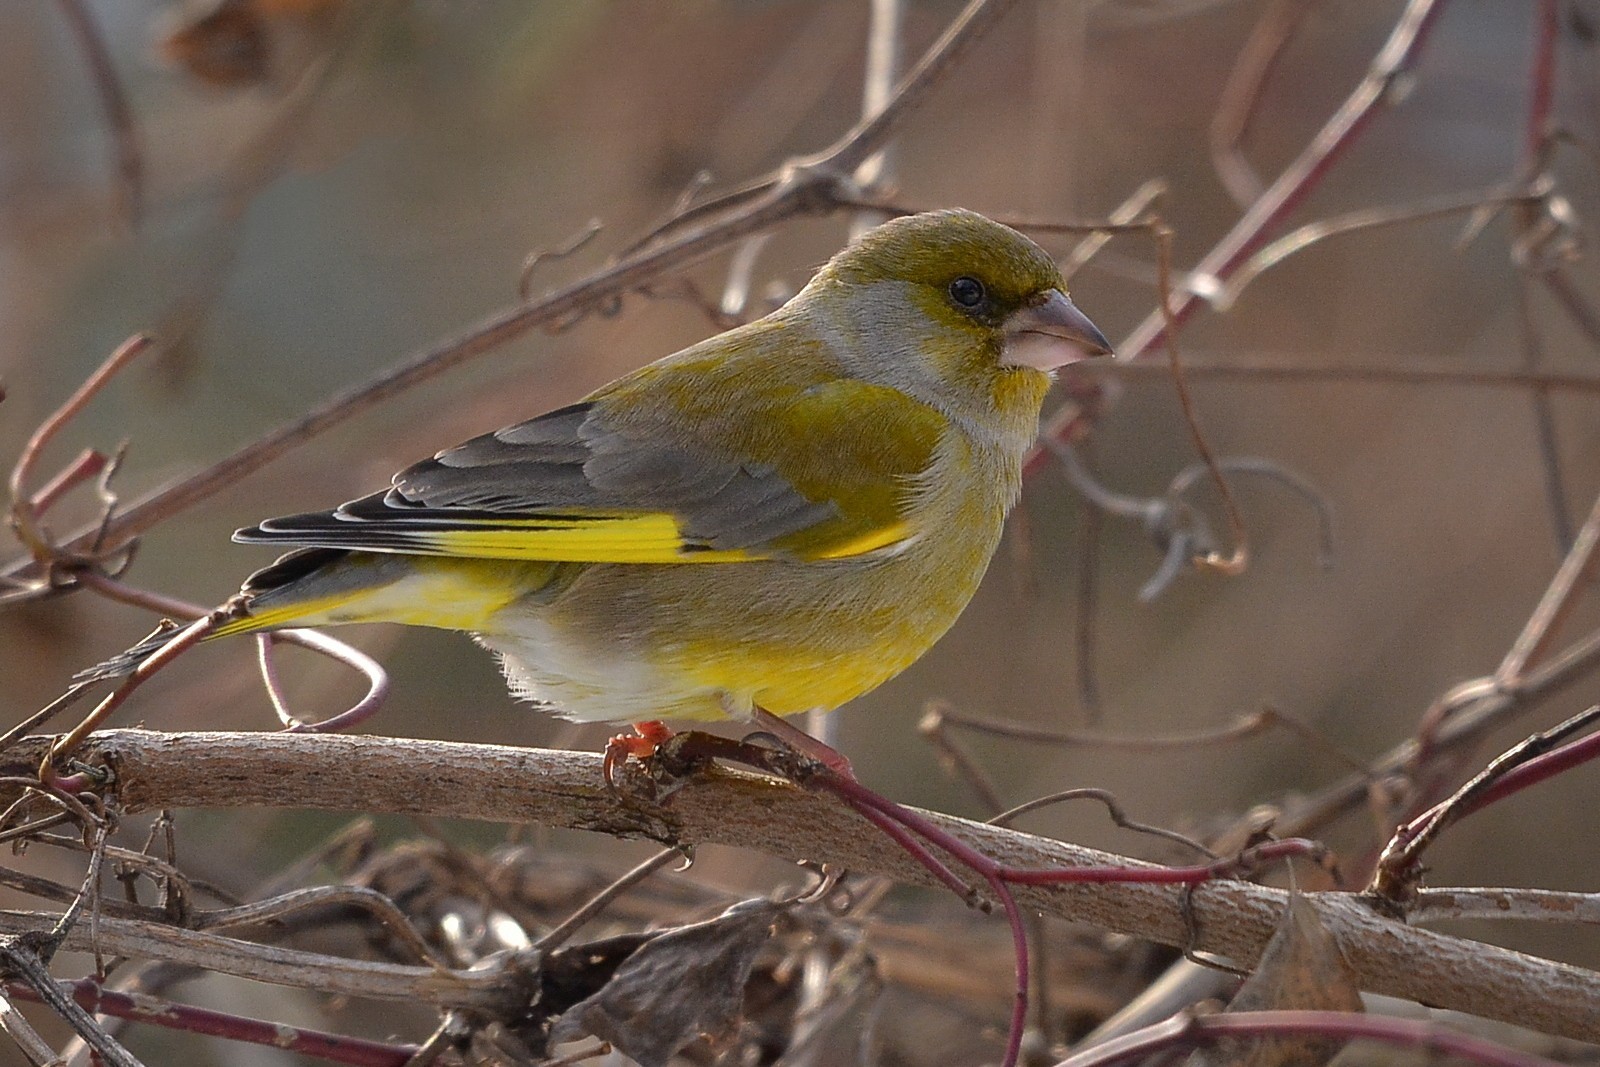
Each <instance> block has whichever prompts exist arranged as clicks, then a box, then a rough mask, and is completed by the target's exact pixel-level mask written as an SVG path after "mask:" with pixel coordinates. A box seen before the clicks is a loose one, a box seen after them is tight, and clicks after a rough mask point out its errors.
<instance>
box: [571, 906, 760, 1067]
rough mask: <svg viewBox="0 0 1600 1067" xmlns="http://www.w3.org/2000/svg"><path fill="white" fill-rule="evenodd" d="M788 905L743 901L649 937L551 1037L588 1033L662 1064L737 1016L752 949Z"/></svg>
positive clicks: (650, 1066)
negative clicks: (719, 911)
mask: <svg viewBox="0 0 1600 1067" xmlns="http://www.w3.org/2000/svg"><path fill="white" fill-rule="evenodd" d="M787 907H788V905H786V904H775V903H772V902H771V901H767V900H746V901H742V902H740V903H738V904H735V905H734V906H733V907H731V908H729V909H728V910H727V911H725V912H723V913H722V914H721V915H719V916H717V917H716V918H715V919H711V920H708V921H706V922H702V923H693V924H691V925H689V926H680V927H678V928H677V929H675V930H668V931H667V932H666V933H663V934H660V935H659V936H657V937H655V938H653V939H651V941H650V942H649V943H647V944H645V945H643V946H641V947H640V948H639V950H638V951H637V952H635V953H634V954H633V955H631V956H629V957H628V958H627V960H626V961H624V962H623V964H622V966H620V967H618V968H617V972H616V974H615V975H613V976H612V978H611V980H610V981H609V982H607V983H606V984H605V986H604V987H603V988H601V989H600V991H599V992H597V993H595V994H594V995H593V996H590V997H587V998H585V999H584V1000H582V1001H580V1002H579V1003H577V1004H575V1005H573V1006H572V1008H571V1009H570V1010H568V1011H567V1012H566V1013H565V1014H564V1015H562V1016H561V1019H560V1020H559V1021H558V1022H557V1023H556V1026H555V1029H554V1030H553V1031H552V1033H551V1039H552V1040H553V1041H568V1040H571V1039H572V1038H574V1037H577V1036H579V1035H580V1034H583V1033H589V1034H592V1035H594V1036H595V1037H598V1038H600V1039H601V1040H602V1041H609V1042H610V1043H611V1045H612V1047H614V1048H616V1049H617V1050H618V1051H620V1052H622V1053H623V1054H624V1055H627V1056H630V1057H632V1058H633V1059H634V1060H636V1061H637V1062H638V1063H639V1064H640V1065H641V1067H666V1063H667V1061H668V1060H670V1059H671V1058H672V1057H673V1056H674V1055H675V1054H676V1053H677V1052H678V1050H679V1049H682V1048H683V1047H684V1046H685V1045H687V1044H688V1043H689V1042H691V1041H693V1040H694V1039H695V1038H696V1037H698V1036H700V1035H701V1034H704V1033H711V1034H715V1033H720V1032H722V1031H724V1030H726V1029H728V1028H729V1027H730V1026H731V1025H732V1024H733V1023H734V1022H735V1020H737V1018H738V1017H739V1012H740V1007H741V1005H742V1004H743V1000H744V986H745V983H746V982H747V981H748V980H749V978H750V969H751V967H752V966H753V965H754V964H755V961H756V954H757V953H758V952H760V950H761V948H762V946H763V945H765V944H766V943H767V939H768V938H769V937H770V936H771V934H772V924H773V923H774V922H775V921H776V920H777V918H778V916H779V915H781V914H782V913H783V912H784V911H785V910H786V909H787Z"/></svg>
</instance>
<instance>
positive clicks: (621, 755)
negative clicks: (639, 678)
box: [600, 719, 673, 788]
mask: <svg viewBox="0 0 1600 1067" xmlns="http://www.w3.org/2000/svg"><path fill="white" fill-rule="evenodd" d="M672 736H673V732H672V730H671V729H670V728H669V727H668V726H667V724H666V723H664V722H661V721H660V720H659V719H650V720H648V721H646V722H636V723H634V724H633V733H631V734H617V735H616V736H614V737H612V738H611V739H610V740H609V741H607V742H606V755H605V760H604V762H602V763H601V765H600V771H601V773H602V774H604V775H605V779H606V785H608V786H612V787H613V788H614V787H615V786H616V784H617V768H618V767H620V766H621V765H622V764H624V763H626V762H628V760H630V759H637V760H646V759H649V758H650V757H651V756H653V755H655V753H656V749H658V748H660V747H661V746H662V745H663V744H664V743H666V741H667V740H668V739H670V738H671V737H672Z"/></svg>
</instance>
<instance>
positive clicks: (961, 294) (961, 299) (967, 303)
mask: <svg viewBox="0 0 1600 1067" xmlns="http://www.w3.org/2000/svg"><path fill="white" fill-rule="evenodd" d="M984 295H985V294H984V289H983V283H982V282H980V281H979V280H978V279H976V278H969V277H967V276H966V275H962V276H961V277H959V278H957V279H956V280H955V281H953V282H951V283H950V299H951V300H954V301H955V302H956V303H958V304H960V305H961V306H962V307H964V308H975V307H977V306H978V305H979V304H981V303H983V298H984Z"/></svg>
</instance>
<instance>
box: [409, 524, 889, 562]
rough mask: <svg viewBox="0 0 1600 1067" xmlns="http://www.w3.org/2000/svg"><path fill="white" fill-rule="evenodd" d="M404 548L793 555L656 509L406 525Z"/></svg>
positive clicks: (836, 549) (845, 551)
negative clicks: (728, 541)
mask: <svg viewBox="0 0 1600 1067" xmlns="http://www.w3.org/2000/svg"><path fill="white" fill-rule="evenodd" d="M908 534H909V525H908V524H907V523H904V522H900V523H896V524H894V525H893V526H889V527H885V528H883V529H878V530H869V531H868V532H866V533H864V534H860V535H858V536H855V537H851V538H850V539H848V540H846V541H843V542H842V543H839V544H832V545H826V544H825V545H819V546H818V550H817V551H815V552H809V553H800V554H799V555H800V557H801V558H811V559H848V558H850V557H852V556H860V555H865V554H866V553H868V552H874V551H877V550H878V549H881V548H886V547H888V546H890V545H893V544H895V543H896V542H898V541H901V540H903V539H905V538H906V537H907V536H908ZM405 539H406V541H407V547H406V548H405V549H403V550H402V551H410V552H422V553H429V554H438V555H443V556H453V557H461V558H473V559H510V560H539V561H544V562H550V563H745V562H749V561H751V560H762V559H774V558H777V557H779V556H791V558H792V555H793V554H791V553H787V552H781V551H780V552H773V551H760V550H751V549H743V548H736V549H715V548H700V547H697V546H695V545H694V544H693V543H691V542H690V541H689V540H688V539H686V538H685V536H684V533H683V529H682V527H681V525H680V524H679V522H678V520H677V519H675V518H674V517H673V516H671V515H667V514H664V513H660V512H656V513H651V514H645V515H619V516H608V517H594V518H583V519H572V520H566V521H560V522H557V521H553V520H550V519H514V520H510V521H507V522H496V523H494V524H493V525H492V526H488V525H487V524H486V525H485V527H484V528H475V526H473V525H468V524H463V525H461V526H457V527H454V528H451V529H440V530H408V531H406V535H405Z"/></svg>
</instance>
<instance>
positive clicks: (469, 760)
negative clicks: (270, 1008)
mask: <svg viewBox="0 0 1600 1067" xmlns="http://www.w3.org/2000/svg"><path fill="white" fill-rule="evenodd" d="M48 744H49V739H47V738H37V739H33V740H32V741H30V742H29V743H27V744H23V745H19V746H18V748H17V750H16V752H15V756H14V757H13V758H15V759H19V760H22V761H29V759H30V757H32V759H33V760H37V758H38V757H39V756H40V755H42V753H43V751H44V748H45V746H46V745H48ZM80 755H81V756H82V757H83V758H84V759H86V760H90V761H92V762H98V763H104V764H105V765H107V766H108V767H110V768H111V769H112V770H113V771H114V772H115V774H116V778H117V783H118V784H117V790H118V795H119V798H120V800H121V803H122V804H123V805H124V806H125V807H127V808H130V809H133V810H140V809H146V808H157V807H225V808H238V807H250V808H261V807H292V808H312V809H319V810H340V811H363V812H365V811H377V812H395V813H406V814H428V815H438V816H448V817H456V818H473V819H488V820H494V821H505V822H514V821H529V822H540V823H543V824H546V825H552V826H564V827H574V828H578V829H585V830H593V831H596V832H600V833H606V834H611V835H613V836H621V837H646V838H651V839H653V840H657V841H662V842H665V843H670V844H680V843H682V844H693V843H716V844H725V845H733V846H737V847H741V848H749V849H755V850H758V851H762V852H766V853H769V854H772V855H777V856H782V857H786V858H790V859H796V860H798V859H811V860H816V861H820V862H826V863H834V864H840V865H843V866H846V867H848V868H850V869H851V870H854V871H857V872H859V873H864V874H865V873H874V874H882V875H885V876H888V877H892V878H895V879H897V880H900V881H905V882H911V883H916V884H923V885H927V884H930V883H931V882H932V877H931V876H930V875H929V874H928V872H927V871H925V870H924V869H923V868H922V867H920V866H918V865H917V864H916V863H915V862H914V861H912V860H911V859H910V858H909V857H907V856H905V855H904V854H902V853H901V852H900V851H899V850H896V849H892V848H885V847H883V843H882V839H881V838H880V837H879V835H878V834H876V833H875V832H874V831H873V830H872V828H871V827H870V826H869V825H867V824H866V822H865V821H864V820H862V819H861V818H860V817H858V816H856V815H854V814H852V813H851V812H849V811H848V810H846V809H844V808H843V807H842V806H841V805H839V804H837V803H836V802H834V801H832V800H829V799H828V798H826V797H823V796H819V795H816V794H812V793H808V792H805V791H803V790H800V789H798V788H795V787H792V786H789V785H785V784H781V783H778V782H776V781H773V780H771V779H766V778H761V777H758V776H754V775H748V774H740V773H733V772H718V773H714V774H711V775H709V776H707V777H705V778H704V779H702V780H697V781H695V782H694V783H692V784H690V785H688V786H687V787H686V788H683V789H681V790H679V791H678V792H676V793H674V794H673V795H672V798H671V802H670V803H669V804H665V805H662V804H655V803H651V802H648V801H645V800H642V799H640V798H638V797H636V796H632V795H630V794H628V793H626V792H612V791H610V790H608V789H607V788H606V786H605V783H604V781H603V780H602V778H601V775H600V757H599V756H598V755H596V754H590V753H572V752H549V751H543V750H538V749H519V748H505V747H497V746H489V745H467V744H456V743H449V742H440V741H417V740H409V739H406V740H397V739H390V738H378V737H342V736H322V737H310V736H303V735H291V734H233V733H175V734H164V733H155V732H149V731H142V730H115V731H107V732H105V733H100V734H96V735H94V736H93V737H91V738H90V739H89V740H88V741H87V742H86V743H85V745H84V747H83V749H82V750H81V752H80ZM31 766H32V764H31V763H29V762H24V763H23V767H29V768H31ZM19 769H20V768H19ZM925 815H926V817H927V818H928V819H929V820H931V821H933V822H934V823H936V824H938V825H939V826H941V827H943V828H945V829H948V830H950V831H951V832H953V833H956V834H958V835H959V836H961V837H962V838H964V839H965V840H967V841H969V842H971V843H972V844H973V845H974V846H976V847H978V848H980V849H982V850H983V851H984V852H985V853H987V854H988V855H990V856H993V857H994V858H995V859H997V860H999V861H1001V862H1004V863H1008V864H1012V865H1016V866H1028V867H1040V866H1060V867H1082V866H1101V865H1107V864H1129V863H1134V862H1135V861H1130V860H1127V859H1124V858H1122V857H1119V856H1114V855H1111V854H1108V853H1104V852H1098V851H1095V850H1091V849H1084V848H1079V847H1076V846H1073V845H1068V844H1064V843H1061V842H1057V841H1051V840H1048V839H1045V838H1040V837H1034V836H1031V835H1028V834H1022V833H1017V832H1015V831H1010V830H1004V829H1000V828H997V827H991V826H983V825H981V824H977V823H971V822H967V821H965V820H962V819H955V818H951V817H949V816H943V815H938V814H933V813H925ZM1015 891H1016V894H1017V897H1018V899H1019V901H1021V902H1022V903H1023V904H1025V905H1026V906H1028V907H1033V908H1038V909H1040V910H1042V911H1044V912H1047V913H1049V914H1052V915H1057V916H1060V917H1063V918H1069V919H1074V920H1078V921H1082V922H1089V923H1094V924H1096V925H1099V926H1102V927H1105V928H1106V929H1110V930H1116V931H1120V932H1123V933H1129V934H1134V935H1137V936H1140V937H1145V938H1150V939H1153V940H1157V941H1162V942H1166V943H1168V944H1173V945H1184V944H1189V943H1190V942H1191V940H1192V941H1193V943H1194V945H1195V947H1197V948H1200V949H1203V950H1206V951H1210V952H1216V953H1221V954H1223V955H1227V956H1229V957H1232V958H1234V959H1236V960H1243V961H1249V960H1253V959H1255V958H1256V956H1257V955H1258V954H1259V952H1260V951H1261V949H1262V947H1263V946H1264V945H1265V944H1266V942H1267V940H1268V938H1269V937H1270V936H1271V935H1272V932H1273V930H1274V929H1275V928H1276V925H1277V923H1278V920H1279V918H1280V916H1281V913H1282V909H1283V902H1284V894H1283V893H1282V892H1280V891H1278V890H1274V889H1268V888H1264V887H1261V886H1256V885H1252V884H1248V883H1243V882H1213V883H1210V884H1207V885H1204V886H1202V887H1200V888H1199V889H1198V890H1196V891H1195V893H1194V896H1193V914H1194V917H1195V920H1196V924H1197V929H1198V936H1197V937H1195V938H1191V933H1192V931H1191V929H1190V928H1189V927H1188V926H1187V925H1186V923H1185V921H1184V916H1183V914H1182V908H1181V902H1182V896H1183V891H1182V890H1181V889H1180V888H1174V887H1162V886H1157V885H1126V884H1104V885H1091V884H1074V885H1070V886H1058V887H1036V886H1023V885H1018V886H1016V887H1015ZM1312 899H1313V900H1314V901H1315V903H1316V905H1317V908H1318V911H1319V914H1320V916H1321V918H1322V920H1323V922H1324V924H1326V925H1327V927H1328V929H1329V930H1330V931H1331V932H1332V933H1333V935H1334V936H1335V937H1336V938H1337V939H1338V941H1339V943H1340V945H1341V947H1342V948H1343V949H1344V951H1345V952H1346V954H1347V955H1348V956H1349V957H1350V960H1351V963H1352V964H1353V965H1354V966H1355V967H1356V969H1357V970H1358V971H1359V972H1360V974H1361V976H1362V983H1363V986H1364V987H1365V988H1367V989H1368V990H1370V991H1372V992H1377V993H1384V994H1388V995H1391V996H1398V997H1405V998H1408V999H1413V1000H1420V1001H1425V1002H1427V1003H1430V1004H1436V1005H1441V1006H1448V1007H1451V1008H1455V1009H1458V1010H1462V1011H1468V1012H1472V1013H1475V1014H1480V1015H1484V1016H1487V1017H1490V1018H1496V1019H1504V1020H1508V1021H1516V1022H1517V1023H1519V1024H1521V1025H1524V1026H1532V1027H1536V1028H1538V1029H1541V1030H1546V1031H1549V1032H1551V1033H1556V1034H1561V1035H1565V1036H1569V1037H1574V1038H1579V1039H1583V1040H1596V1039H1600V1017H1596V1016H1595V1013H1594V1011H1593V1005H1594V1004H1595V1003H1596V1001H1597V998H1600V975H1596V974H1594V973H1593V972H1589V971H1585V970H1582V969H1581V968H1577V967H1570V966H1567V965H1564V964H1560V963H1554V962H1550V961H1546V960H1540V959H1536V958H1533V957H1530V956H1526V955H1523V954H1521V953H1516V952H1511V951H1509V950H1506V949H1502V948H1497V947H1495V946H1492V945H1486V944H1482V943H1479V942H1473V941H1466V940H1462V939H1458V938H1452V937H1446V936H1442V935H1439V934H1435V933H1432V932H1430V931H1425V930H1417V929H1414V928H1410V927H1407V926H1405V925H1403V924H1401V923H1398V922H1395V921H1393V920H1390V919H1387V918H1384V917H1383V916H1381V915H1379V914H1377V913H1376V912H1375V911H1373V910H1372V909H1371V908H1369V907H1368V906H1367V905H1366V904H1364V903H1363V902H1362V901H1361V900H1360V899H1359V898H1357V897H1354V896H1351V895H1349V894H1332V893H1323V894H1315V895H1313V897H1312ZM9 921H11V922H16V921H18V920H14V919H13V920H9ZM44 921H45V920H44V919H43V918H41V919H39V920H37V922H44ZM105 929H106V927H105V925H104V924H102V937H104V936H105ZM143 936H144V937H145V938H146V939H147V940H146V941H145V942H142V943H141V945H139V946H136V945H133V944H129V945H125V946H112V945H111V944H110V943H109V942H107V947H108V948H111V949H112V950H113V951H117V952H125V951H126V952H132V951H133V950H134V949H135V948H136V947H139V948H142V950H143V951H142V953H141V954H151V953H154V952H156V951H160V950H162V946H163V945H170V941H163V940H162V939H161V938H160V937H158V936H156V932H155V931H146V932H145V934H144V935H143ZM184 936H186V937H191V936H195V935H193V934H185V935H184ZM203 936H213V935H203ZM215 940H216V941H217V942H218V949H219V951H220V949H221V947H222V946H224V945H230V946H237V945H239V944H240V943H239V942H232V941H230V940H229V939H226V938H216V939H215ZM252 948H253V946H252ZM165 951H171V950H170V947H169V948H167V949H165ZM232 951H235V952H237V949H234V950H232ZM263 951H264V950H263ZM271 951H273V952H280V951H284V950H279V949H276V948H273V949H272V950H271ZM348 966H349V967H352V968H362V969H372V968H377V969H379V970H382V971H384V972H385V974H386V975H387V974H388V972H390V971H393V972H395V976H396V978H395V980H396V982H398V983H400V984H397V985H396V986H395V989H396V990H397V991H398V992H397V995H402V996H416V995H418V990H419V988H420V987H419V986H418V985H416V984H415V983H422V984H423V985H424V986H427V987H428V988H429V991H430V992H433V991H435V990H436V988H437V987H438V986H440V985H441V984H444V983H447V980H448V981H449V982H455V981H460V980H461V979H459V978H457V977H450V976H448V975H441V974H437V973H436V972H424V971H422V970H421V969H419V968H395V967H394V966H393V965H389V964H383V965H379V964H349V965H348ZM325 973H327V974H332V973H334V972H333V970H332V969H331V968H330V969H328V970H327V971H326V972H325ZM424 975H426V976H427V977H424ZM268 980H272V979H268ZM280 980H281V979H280ZM407 983H411V984H407Z"/></svg>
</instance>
